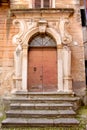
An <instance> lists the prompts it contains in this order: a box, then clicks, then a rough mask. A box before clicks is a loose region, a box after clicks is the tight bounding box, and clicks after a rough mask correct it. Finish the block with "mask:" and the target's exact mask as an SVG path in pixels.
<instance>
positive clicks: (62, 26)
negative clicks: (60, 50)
mask: <svg viewBox="0 0 87 130" xmlns="http://www.w3.org/2000/svg"><path fill="white" fill-rule="evenodd" d="M67 24H69V19H66V18H60V21H59V31H60V35H61V39H62V43H63V44H64V45H67V44H69V43H71V42H72V36H71V35H70V34H69V33H68V31H67Z"/></svg>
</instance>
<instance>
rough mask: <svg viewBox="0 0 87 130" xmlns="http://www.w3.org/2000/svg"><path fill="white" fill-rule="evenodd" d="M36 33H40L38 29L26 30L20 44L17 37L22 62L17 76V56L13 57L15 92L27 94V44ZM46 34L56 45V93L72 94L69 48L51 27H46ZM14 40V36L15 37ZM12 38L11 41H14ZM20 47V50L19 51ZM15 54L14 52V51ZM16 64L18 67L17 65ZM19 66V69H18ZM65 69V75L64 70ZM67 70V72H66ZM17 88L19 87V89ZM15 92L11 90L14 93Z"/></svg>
mask: <svg viewBox="0 0 87 130" xmlns="http://www.w3.org/2000/svg"><path fill="white" fill-rule="evenodd" d="M36 33H40V30H39V27H33V28H32V29H30V30H28V31H27V33H23V39H22V43H23V44H21V42H20V41H21V37H19V40H20V41H19V40H17V48H18V47H19V51H20V52H22V54H21V55H22V60H21V62H20V66H21V68H22V69H21V72H20V76H18V75H17V70H18V66H19V64H18V61H17V60H18V56H15V64H16V68H15V70H16V71H15V72H16V73H15V77H14V82H15V88H16V91H19V90H20V91H25V92H28V89H27V65H28V58H27V57H28V47H29V46H28V42H29V40H30V38H31V37H32V36H33V35H35V34H36ZM46 33H47V34H49V35H51V36H52V37H53V38H54V39H55V41H56V44H57V57H58V58H57V65H58V67H57V74H58V76H57V78H58V84H57V88H58V89H57V92H69V93H72V92H73V90H72V77H71V71H70V70H71V65H70V64H71V51H70V48H69V47H68V46H67V45H64V44H62V41H61V36H60V34H59V33H58V32H57V31H56V30H55V29H53V28H51V27H46ZM14 38H16V35H15V37H14ZM14 38H13V40H14ZM20 46H21V48H22V49H20ZM15 53H16V50H15ZM19 59H20V58H19ZM17 64H18V65H17ZM20 66H19V67H20ZM66 69H67V73H66V71H65V70H66ZM68 70H69V72H68ZM19 86H21V87H20V88H19ZM14 91H15V90H13V92H14Z"/></svg>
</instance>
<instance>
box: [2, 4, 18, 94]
mask: <svg viewBox="0 0 87 130" xmlns="http://www.w3.org/2000/svg"><path fill="white" fill-rule="evenodd" d="M15 32H16V29H15V28H14V27H13V26H12V20H10V17H9V7H8V5H3V6H0V94H5V93H9V91H10V90H11V89H12V74H13V63H14V60H13V51H14V48H15V47H14V46H13V44H12V36H13V35H14V34H15Z"/></svg>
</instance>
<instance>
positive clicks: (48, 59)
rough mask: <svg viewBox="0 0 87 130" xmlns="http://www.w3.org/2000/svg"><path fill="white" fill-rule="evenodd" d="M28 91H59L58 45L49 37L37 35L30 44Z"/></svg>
mask: <svg viewBox="0 0 87 130" xmlns="http://www.w3.org/2000/svg"><path fill="white" fill-rule="evenodd" d="M28 90H29V91H33V92H40V91H44V92H47V91H56V90H57V51H56V43H55V41H54V40H53V39H52V38H51V37H49V36H47V35H37V36H35V37H34V38H33V39H32V40H31V41H30V43H29V51H28Z"/></svg>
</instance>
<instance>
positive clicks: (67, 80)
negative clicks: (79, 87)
mask: <svg viewBox="0 0 87 130" xmlns="http://www.w3.org/2000/svg"><path fill="white" fill-rule="evenodd" d="M64 92H73V89H72V77H71V76H68V77H64Z"/></svg>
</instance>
